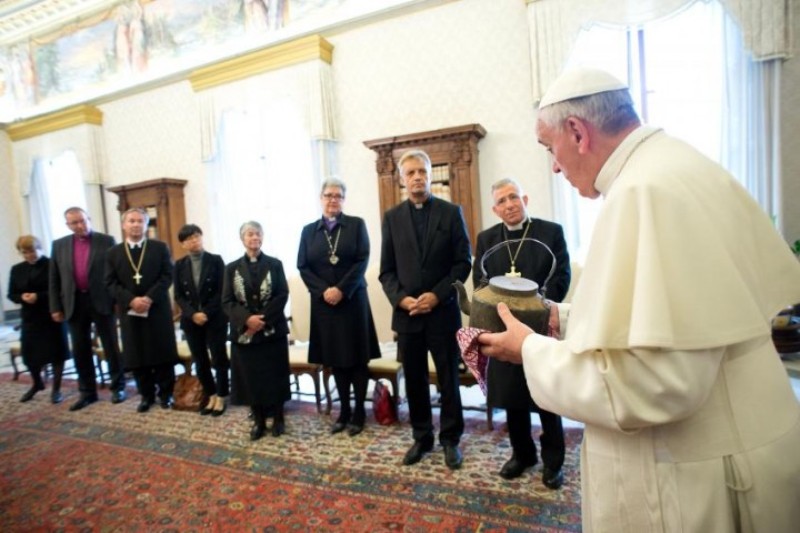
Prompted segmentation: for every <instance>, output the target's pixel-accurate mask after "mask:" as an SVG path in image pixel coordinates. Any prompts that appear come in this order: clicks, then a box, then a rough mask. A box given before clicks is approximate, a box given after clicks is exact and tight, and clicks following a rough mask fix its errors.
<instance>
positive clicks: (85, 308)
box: [50, 207, 125, 411]
mask: <svg viewBox="0 0 800 533" xmlns="http://www.w3.org/2000/svg"><path fill="white" fill-rule="evenodd" d="M64 218H65V219H66V223H67V227H68V228H69V229H70V231H71V232H72V235H67V236H66V237H62V238H60V239H56V240H55V241H53V246H52V251H51V254H50V257H51V263H50V313H51V315H52V317H53V320H55V321H56V322H63V321H65V320H66V321H67V324H68V326H69V334H70V337H71V338H72V356H73V358H74V361H75V369H76V370H77V372H78V389H79V390H80V398H79V399H78V401H77V402H75V403H74V404H72V405H71V406H70V411H78V410H80V409H83V408H84V407H87V406H89V405H91V404H93V403H94V402H96V401H97V400H98V396H97V378H96V376H95V369H94V360H93V355H92V324H94V327H95V330H96V331H97V336H98V337H100V342H101V343H102V345H103V352H104V355H105V360H106V363H107V364H108V369H109V373H110V374H111V383H110V385H109V388H110V389H111V403H120V402H123V401H125V373H124V370H123V366H122V358H121V357H120V352H119V340H118V336H117V324H116V319H115V318H114V314H113V311H114V300H113V298H112V297H111V294H110V293H109V292H108V289H107V288H106V286H105V282H104V275H105V264H106V252H107V251H108V249H109V248H111V247H112V246H114V237H112V236H111V235H106V234H105V233H100V232H97V231H93V230H92V223H91V218H90V217H89V214H88V213H87V212H86V211H84V210H83V209H82V208H80V207H70V208H69V209H67V210H66V211H64Z"/></svg>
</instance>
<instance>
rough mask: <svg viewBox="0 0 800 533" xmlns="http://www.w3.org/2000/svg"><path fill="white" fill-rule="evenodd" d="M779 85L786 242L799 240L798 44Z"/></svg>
mask: <svg viewBox="0 0 800 533" xmlns="http://www.w3.org/2000/svg"><path fill="white" fill-rule="evenodd" d="M792 6H793V8H794V13H793V19H794V28H793V33H794V36H795V41H796V40H797V39H798V37H800V2H792ZM782 77H783V80H782V82H781V111H782V114H783V116H782V119H783V123H782V125H781V163H782V167H783V169H782V173H783V214H784V219H785V224H784V228H783V231H784V237H786V239H787V240H788V241H789V242H794V241H796V240H797V239H800V207H798V206H800V135H798V132H800V90H798V87H800V59H798V52H797V44H795V57H794V58H793V59H791V60H789V61H786V62H784V64H783V73H782Z"/></svg>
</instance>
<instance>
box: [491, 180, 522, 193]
mask: <svg viewBox="0 0 800 533" xmlns="http://www.w3.org/2000/svg"><path fill="white" fill-rule="evenodd" d="M506 185H513V186H514V188H515V189H517V193H518V194H522V186H521V185H520V184H519V182H518V181H517V180H515V179H514V178H503V179H499V180H497V181H495V182H494V183H492V193H494V191H496V190H497V189H502V188H503V187H505V186H506Z"/></svg>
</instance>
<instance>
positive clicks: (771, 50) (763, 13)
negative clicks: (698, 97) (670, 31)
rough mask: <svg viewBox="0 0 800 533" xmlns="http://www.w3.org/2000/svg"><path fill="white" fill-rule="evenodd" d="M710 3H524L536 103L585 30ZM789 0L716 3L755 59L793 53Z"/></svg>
mask: <svg viewBox="0 0 800 533" xmlns="http://www.w3.org/2000/svg"><path fill="white" fill-rule="evenodd" d="M697 1H709V0H636V1H633V0H630V1H625V2H620V1H619V0H528V22H529V27H530V45H531V46H530V48H531V64H532V67H533V76H532V80H531V81H532V90H533V98H534V101H536V102H538V101H539V100H540V99H541V97H542V94H544V91H545V90H546V89H547V87H548V86H549V85H550V83H551V82H552V81H553V80H554V79H555V78H556V77H557V76H558V74H559V73H560V72H561V70H562V69H563V67H564V64H565V63H566V61H567V58H568V57H569V54H570V52H571V51H572V47H573V45H574V44H575V39H576V38H577V36H578V33H579V32H580V30H581V29H583V28H588V27H590V26H592V25H593V24H597V23H604V24H613V25H619V26H633V25H638V24H644V23H646V22H650V21H653V20H656V19H659V18H662V17H665V16H668V15H671V14H674V13H676V12H678V11H679V10H680V9H683V8H685V7H687V6H689V5H690V4H692V3H694V2H697ZM791 1H792V0H720V2H721V3H722V5H723V6H724V7H725V9H726V11H728V12H729V13H730V14H731V15H732V16H733V18H734V19H735V20H736V21H737V23H738V24H739V26H740V27H741V28H742V33H743V38H744V43H745V46H746V48H747V49H748V50H750V51H751V53H752V54H753V57H754V58H755V59H756V60H759V61H763V60H768V59H775V58H784V59H785V58H788V57H789V56H790V55H791V42H792V36H791V28H792V10H791V4H790V2H791Z"/></svg>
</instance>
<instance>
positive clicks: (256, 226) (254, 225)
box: [239, 220, 264, 239]
mask: <svg viewBox="0 0 800 533" xmlns="http://www.w3.org/2000/svg"><path fill="white" fill-rule="evenodd" d="M249 229H251V230H255V231H257V232H259V233H260V234H261V235H262V236H263V235H264V228H262V227H261V224H259V223H258V222H256V221H255V220H248V221H247V222H245V223H244V224H242V226H241V227H240V228H239V238H240V239H244V234H245V232H246V231H247V230H249Z"/></svg>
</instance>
